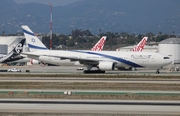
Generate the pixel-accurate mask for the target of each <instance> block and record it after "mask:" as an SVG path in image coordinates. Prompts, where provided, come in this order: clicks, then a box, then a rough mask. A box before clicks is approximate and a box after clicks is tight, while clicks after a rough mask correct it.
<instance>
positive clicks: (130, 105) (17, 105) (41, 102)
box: [0, 99, 180, 115]
mask: <svg viewBox="0 0 180 116" xmlns="http://www.w3.org/2000/svg"><path fill="white" fill-rule="evenodd" d="M3 102H6V103H3ZM179 109H180V102H179V101H141V100H140V101H133V100H62V99H56V100H54V99H53V100H51V99H0V112H21V113H22V112H34V113H69V114H75V113H77V114H104V115H105V114H156V115H157V114H158V115H159V114H161V115H179V114H180V110H179Z"/></svg>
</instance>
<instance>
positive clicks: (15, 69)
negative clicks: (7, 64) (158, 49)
mask: <svg viewBox="0 0 180 116" xmlns="http://www.w3.org/2000/svg"><path fill="white" fill-rule="evenodd" d="M8 72H21V70H20V69H18V68H11V69H8Z"/></svg>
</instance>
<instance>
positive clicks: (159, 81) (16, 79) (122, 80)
mask: <svg viewBox="0 0 180 116" xmlns="http://www.w3.org/2000/svg"><path fill="white" fill-rule="evenodd" d="M0 82H91V83H99V82H101V83H154V84H180V79H170V80H169V79H147V78H146V79H145V78H144V79H143V78H136V79H133V78H129V79H128V78H119V79H118V78H112V79H110V78H98V77H97V78H90V77H89V78H88V77H87V78H83V77H81V78H75V77H72V78H71V77H66V78H62V77H61V78H58V77H56V78H53V77H51V78H49V77H46V78H43V77H30V78H27V77H13V78H12V77H8V78H7V77H6V78H3V77H1V78H0Z"/></svg>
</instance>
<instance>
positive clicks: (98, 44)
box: [91, 36, 107, 51]
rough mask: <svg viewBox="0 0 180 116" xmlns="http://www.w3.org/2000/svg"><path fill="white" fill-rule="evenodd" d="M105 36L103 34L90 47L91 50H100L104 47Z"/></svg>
mask: <svg viewBox="0 0 180 116" xmlns="http://www.w3.org/2000/svg"><path fill="white" fill-rule="evenodd" d="M106 38H107V37H106V36H103V37H102V38H101V39H100V40H99V41H98V42H97V43H96V44H95V45H94V46H93V48H91V51H101V50H102V49H103V47H104V44H105V41H106Z"/></svg>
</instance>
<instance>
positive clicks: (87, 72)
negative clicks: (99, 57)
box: [84, 70, 105, 74]
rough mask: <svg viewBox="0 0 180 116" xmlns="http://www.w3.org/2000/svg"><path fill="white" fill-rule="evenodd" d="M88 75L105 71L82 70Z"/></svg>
mask: <svg viewBox="0 0 180 116" xmlns="http://www.w3.org/2000/svg"><path fill="white" fill-rule="evenodd" d="M90 73H105V71H102V70H84V74H90Z"/></svg>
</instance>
